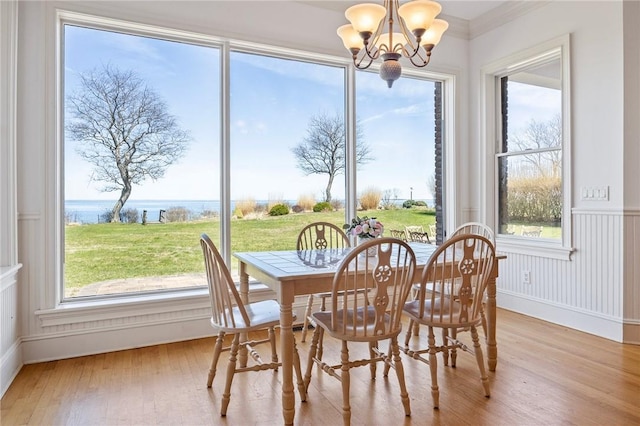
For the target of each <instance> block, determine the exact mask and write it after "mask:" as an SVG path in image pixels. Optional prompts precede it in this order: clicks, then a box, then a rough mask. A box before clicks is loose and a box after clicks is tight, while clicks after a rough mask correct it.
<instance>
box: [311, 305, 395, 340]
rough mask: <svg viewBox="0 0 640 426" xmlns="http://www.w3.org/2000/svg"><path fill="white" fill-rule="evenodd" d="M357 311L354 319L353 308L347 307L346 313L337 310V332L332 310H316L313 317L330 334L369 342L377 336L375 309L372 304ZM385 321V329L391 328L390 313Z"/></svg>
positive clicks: (343, 338) (344, 338) (340, 337)
mask: <svg viewBox="0 0 640 426" xmlns="http://www.w3.org/2000/svg"><path fill="white" fill-rule="evenodd" d="M355 312H356V313H355V321H354V311H353V310H352V309H347V311H346V314H345V311H344V310H342V309H340V310H338V311H336V318H337V321H336V324H335V329H336V330H339V331H338V332H337V333H334V332H333V330H332V329H331V312H329V311H325V312H314V313H313V314H311V317H312V318H313V319H314V320H315V322H316V324H317V325H318V326H320V327H322V328H324V329H325V331H326V332H327V333H329V335H330V336H333V337H337V338H339V339H342V340H347V341H352V342H368V341H370V340H371V337H373V336H375V333H374V330H375V317H376V314H375V309H374V308H373V307H372V306H368V307H366V308H358V309H356V311H355ZM384 321H385V326H384V329H385V330H389V329H390V327H389V325H390V324H389V321H390V317H389V315H385V317H384ZM365 329H366V332H365ZM399 332H400V330H398V333H394V334H395V335H398V334H399ZM365 334H366V335H365ZM392 335H393V334H390V335H389V336H392ZM378 337H379V338H381V339H382V338H385V337H384V336H378Z"/></svg>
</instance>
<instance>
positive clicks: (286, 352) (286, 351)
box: [280, 294, 295, 425]
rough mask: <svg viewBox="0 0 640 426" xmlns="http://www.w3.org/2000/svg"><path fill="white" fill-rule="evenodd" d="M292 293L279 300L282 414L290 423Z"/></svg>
mask: <svg viewBox="0 0 640 426" xmlns="http://www.w3.org/2000/svg"><path fill="white" fill-rule="evenodd" d="M292 309H293V295H289V297H286V296H285V295H284V294H283V295H282V300H281V301H280V356H281V357H282V416H283V417H284V424H285V425H292V424H293V418H294V416H295V395H294V393H293V345H294V340H293V339H294V337H293V311H292Z"/></svg>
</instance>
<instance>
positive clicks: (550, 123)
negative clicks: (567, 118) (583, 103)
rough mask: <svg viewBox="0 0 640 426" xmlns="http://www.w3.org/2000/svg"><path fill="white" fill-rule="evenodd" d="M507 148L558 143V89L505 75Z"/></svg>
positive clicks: (559, 107)
mask: <svg viewBox="0 0 640 426" xmlns="http://www.w3.org/2000/svg"><path fill="white" fill-rule="evenodd" d="M508 94H509V103H508V109H509V112H508V124H507V128H508V134H509V137H508V150H509V151H524V150H527V149H540V148H561V147H562V120H561V111H562V99H561V95H562V92H561V91H560V90H557V89H553V88H547V87H538V86H533V85H531V84H523V83H518V82H516V81H512V80H511V77H509V87H508Z"/></svg>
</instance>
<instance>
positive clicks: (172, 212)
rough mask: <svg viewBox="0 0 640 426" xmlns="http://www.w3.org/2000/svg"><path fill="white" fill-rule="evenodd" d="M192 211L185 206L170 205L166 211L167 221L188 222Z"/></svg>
mask: <svg viewBox="0 0 640 426" xmlns="http://www.w3.org/2000/svg"><path fill="white" fill-rule="evenodd" d="M190 215H191V212H190V211H189V209H187V208H185V207H169V208H168V209H167V211H166V212H165V218H166V219H167V222H186V221H188V220H189V216H190Z"/></svg>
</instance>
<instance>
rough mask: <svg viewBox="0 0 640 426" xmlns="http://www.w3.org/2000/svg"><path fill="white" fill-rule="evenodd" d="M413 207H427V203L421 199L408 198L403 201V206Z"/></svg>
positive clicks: (406, 207)
mask: <svg viewBox="0 0 640 426" xmlns="http://www.w3.org/2000/svg"><path fill="white" fill-rule="evenodd" d="M411 207H427V203H426V202H424V201H421V200H406V201H405V202H404V203H402V208H405V209H410V208H411Z"/></svg>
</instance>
